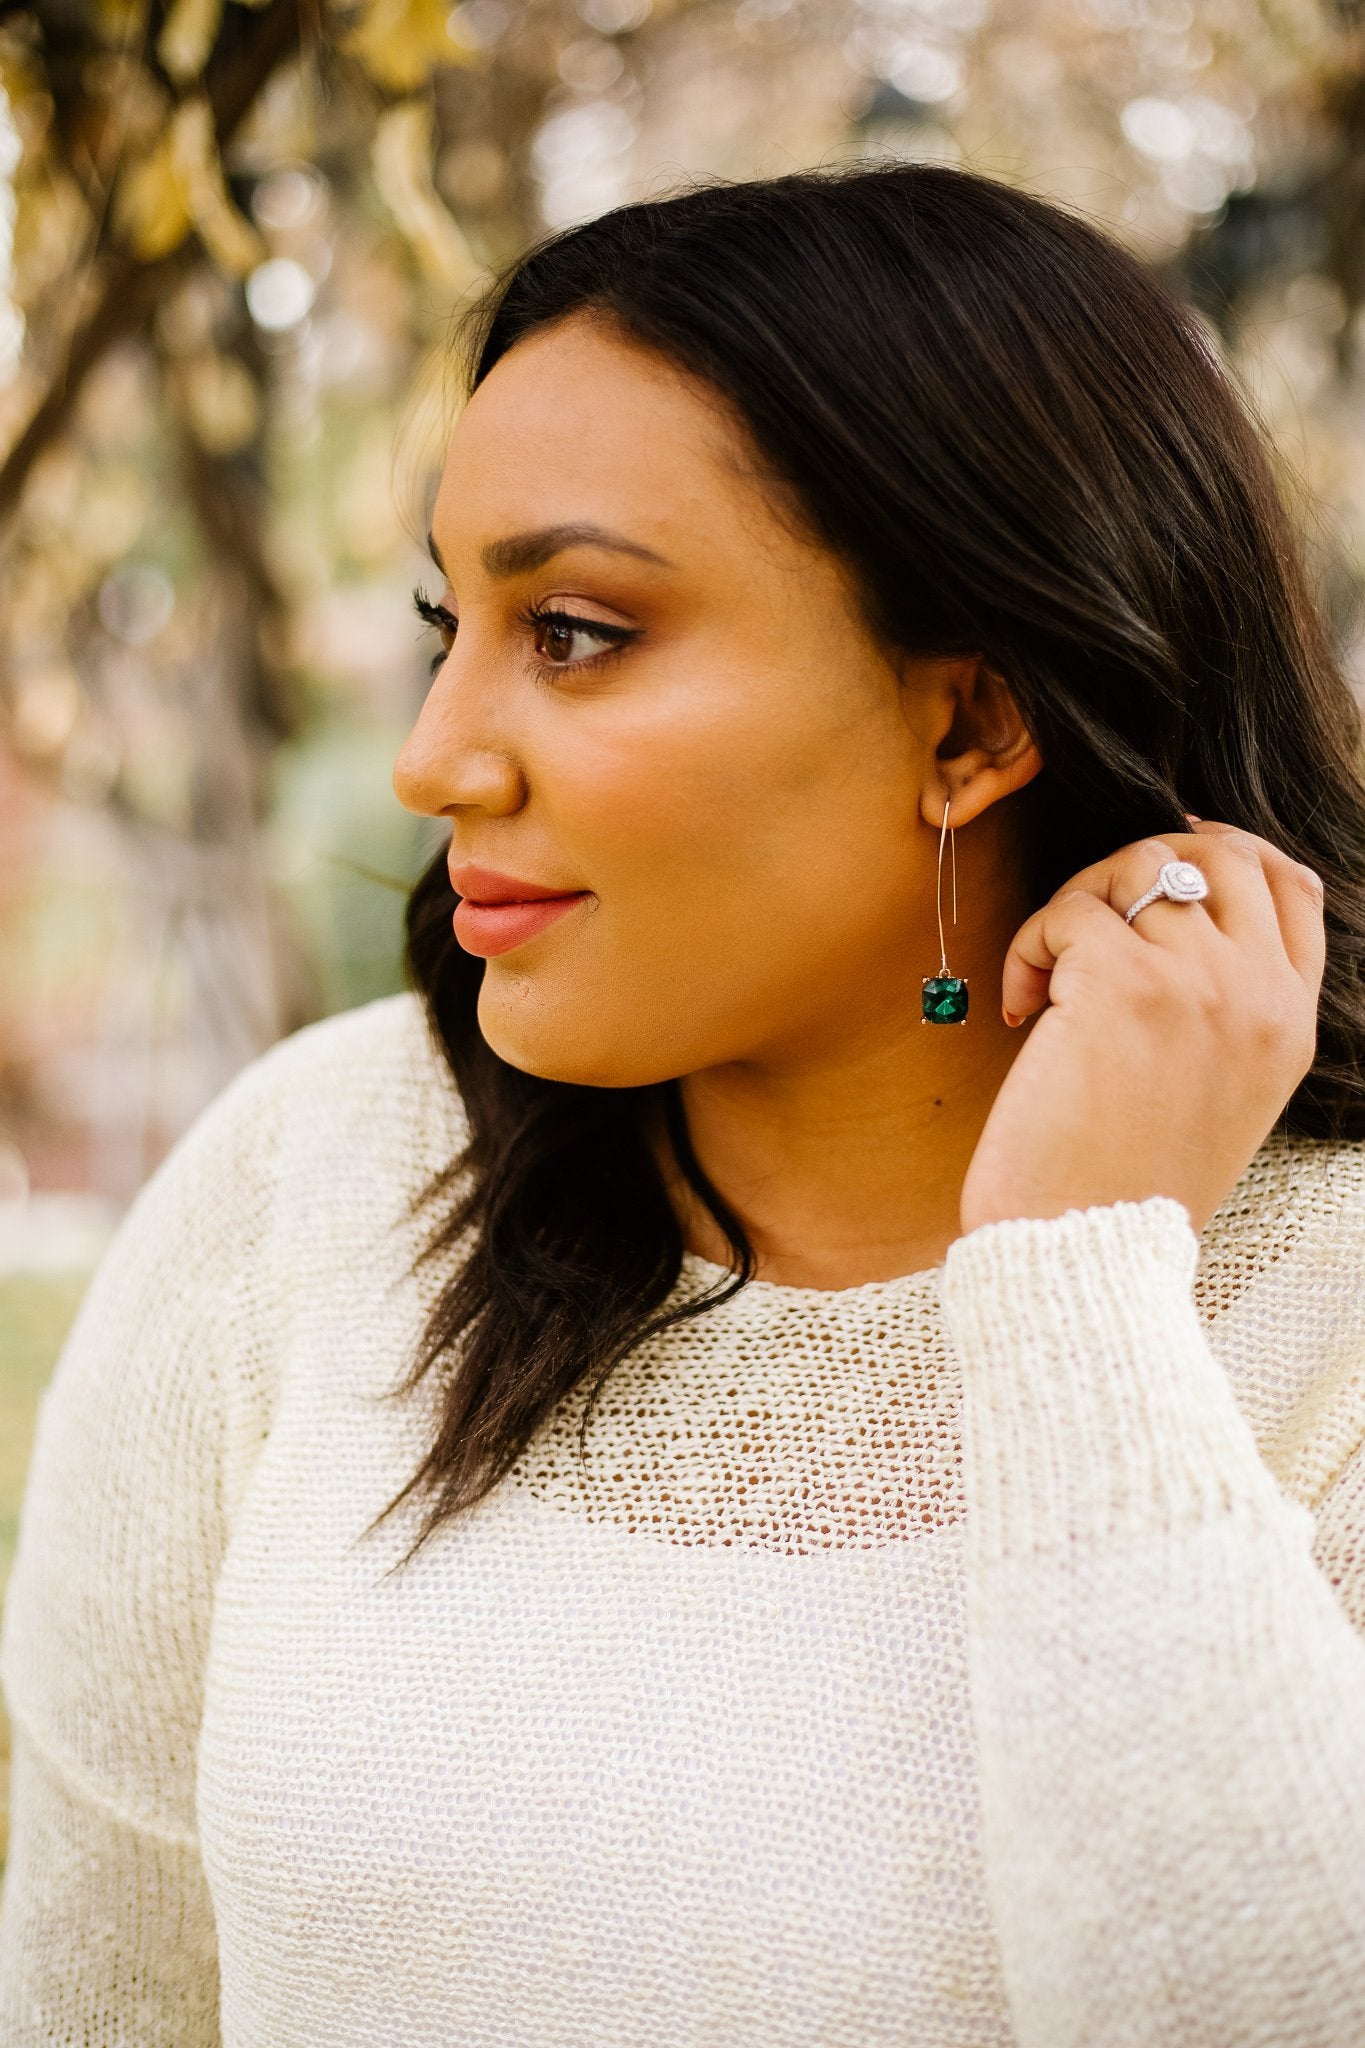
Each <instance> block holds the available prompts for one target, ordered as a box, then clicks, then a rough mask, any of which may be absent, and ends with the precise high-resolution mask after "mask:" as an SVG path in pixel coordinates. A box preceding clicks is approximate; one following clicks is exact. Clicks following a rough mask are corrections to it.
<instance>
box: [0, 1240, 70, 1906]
mask: <svg viewBox="0 0 1365 2048" xmlns="http://www.w3.org/2000/svg"><path fill="white" fill-rule="evenodd" d="M89 1277H90V1276H89V1275H88V1274H87V1273H56V1274H47V1273H44V1274H36V1273H29V1274H21V1275H15V1276H12V1277H11V1278H8V1279H0V1603H3V1600H4V1595H5V1582H6V1580H7V1579H8V1577H9V1568H10V1565H11V1563H12V1561H13V1558H14V1539H15V1536H16V1534H17V1532H18V1526H19V1504H20V1501H21V1499H22V1497H23V1490H24V1473H25V1471H26V1470H27V1467H28V1457H29V1451H30V1449H31V1447H32V1444H33V1424H34V1420H35V1417H36V1415H37V1410H38V1396H39V1394H40V1393H41V1392H42V1390H43V1388H44V1387H45V1386H46V1384H47V1381H48V1378H49V1376H50V1374H51V1372H52V1368H53V1366H54V1365H55V1363H56V1361H57V1353H58V1352H59V1351H60V1350H61V1347H62V1339H63V1338H64V1337H65V1335H66V1333H67V1330H68V1328H69V1327H70V1324H71V1318H72V1317H73V1316H74V1315H75V1313H76V1309H77V1306H78V1304H79V1302H80V1299H81V1296H82V1295H83V1294H84V1292H85V1289H86V1285H87V1283H88V1281H89ZM8 1834H9V1727H8V1724H7V1722H6V1720H5V1713H4V1708H3V1706H2V1705H0V1870H3V1869H4V1865H5V1846H6V1841H7V1839H8Z"/></svg>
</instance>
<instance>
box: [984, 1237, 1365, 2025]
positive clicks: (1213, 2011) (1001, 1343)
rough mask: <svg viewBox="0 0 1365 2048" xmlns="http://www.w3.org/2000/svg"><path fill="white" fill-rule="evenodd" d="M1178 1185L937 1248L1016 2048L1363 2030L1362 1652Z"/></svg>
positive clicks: (996, 1897) (988, 1808) (994, 1881)
mask: <svg viewBox="0 0 1365 2048" xmlns="http://www.w3.org/2000/svg"><path fill="white" fill-rule="evenodd" d="M1196 1253H1197V1245H1196V1242H1195V1239H1194V1237H1193V1234H1192V1232H1190V1230H1189V1226H1188V1222H1187V1220H1186V1218H1185V1216H1184V1213H1183V1211H1182V1210H1180V1209H1179V1207H1178V1205H1176V1204H1174V1203H1169V1202H1155V1203H1142V1204H1116V1205H1115V1206H1114V1207H1113V1208H1111V1209H1097V1210H1091V1211H1088V1212H1085V1213H1084V1214H1078V1213H1073V1214H1071V1215H1069V1216H1065V1217H1060V1218H1057V1219H1055V1220H1053V1221H1050V1222H1047V1223H1029V1222H1018V1223H1005V1224H995V1225H990V1226H986V1227H985V1228H983V1229H982V1230H980V1231H977V1232H973V1233H971V1234H970V1235H969V1236H968V1237H966V1238H963V1239H961V1240H959V1242H958V1244H957V1245H955V1246H954V1247H953V1248H952V1251H951V1252H950V1255H949V1261H948V1267H947V1270H946V1272H945V1310H946V1312H947V1315H948V1319H949V1324H950V1328H951V1329H952V1332H953V1335H954V1339H955V1342H956V1344H957V1347H958V1350H959V1352H960V1354H961V1357H962V1366H963V1455H964V1481H965V1485H966V1491H967V1500H968V1538H967V1541H968V1588H967V1621H968V1637H969V1662H970V1673H971V1687H972V1705H973V1714H974V1719H975V1726H976V1732H977V1738H978V1743H979V1750H980V1768H981V1787H982V1800H983V1825H984V1830H985V1848H986V1858H987V1866H988V1870H989V1871H990V1873H991V1876H990V1882H991V1888H992V1904H993V1909H994V1912H995V1916H996V1922H997V1929H998V1934H999V1939H1000V1944H1001V1950H1002V1957H1003V1961H1004V1965H1005V1970H1006V1977H1007V1981H1008V1984H1009V1987H1010V1996H1011V2002H1012V2008H1013V2014H1014V2022H1015V2026H1016V2029H1017V2030H1018V2033H1019V2038H1020V2042H1021V2044H1022V2048H1044V2044H1046V2048H1070V2044H1075V2048H1081V2044H1082V2043H1083V2044H1085V2048H1117V2044H1123V2048H1146V2044H1149V2043H1150V2044H1155V2043H1169V2042H1176V2041H1178V2042H1180V2043H1182V2044H1188V2048H1194V2044H1201V2048H1202V2044H1218V2048H1224V2044H1228V2048H1231V2044H1234V2043H1238V2044H1240V2043H1251V2042H1267V2043H1268V2042H1271V2041H1274V2042H1275V2043H1276V2044H1277V2048H1309V2044H1312V2048H1328V2044H1337V2043H1340V2044H1342V2048H1345V2044H1347V2043H1356V2042H1359V2041H1360V2040H1362V2039H1365V1644H1362V1642H1361V1641H1360V1639H1359V1638H1358V1637H1357V1635H1356V1634H1355V1632H1354V1630H1353V1629H1352V1627H1351V1625H1350V1623H1349V1621H1348V1620H1347V1618H1346V1616H1345V1614H1344V1613H1343V1611H1342V1610H1341V1608H1340V1606H1339V1604H1338V1603H1337V1601H1336V1599H1335V1596H1334V1595H1333V1593H1332V1590H1331V1587H1330V1586H1329V1585H1328V1583H1327V1580H1326V1578H1325V1577H1324V1576H1323V1574H1322V1573H1321V1572H1320V1571H1319V1569H1318V1567H1317V1566H1316V1565H1315V1563H1314V1562H1313V1559H1312V1556H1311V1546H1312V1541H1313V1524H1312V1518H1311V1516H1309V1514H1308V1513H1307V1511H1306V1510H1305V1509H1302V1508H1299V1507H1296V1506H1294V1505H1293V1504H1291V1503H1290V1502H1289V1501H1287V1500H1286V1499H1285V1498H1284V1496H1283V1495H1282V1494H1281V1493H1280V1492H1279V1489H1278V1488H1277V1487H1276V1485H1275V1482H1274V1481H1273V1479H1272V1478H1271V1476H1270V1474H1269V1472H1268V1471H1267V1470H1266V1468H1265V1466H1264V1465H1263V1463H1262V1462H1261V1460H1260V1457H1259V1455H1258V1453H1257V1451H1256V1447H1255V1443H1254V1440H1253V1439H1252V1436H1251V1433H1250V1430H1249V1429H1248V1427H1247V1425H1246V1423H1245V1421H1244V1420H1243V1418H1242V1417H1241V1415H1240V1413H1239V1412H1238V1410H1237V1408H1236V1404H1235V1401H1234V1399H1233V1396H1232V1394H1231V1391H1230V1389H1229V1388H1228V1386H1227V1383H1226V1379H1225V1377H1224V1375H1223V1373H1222V1370H1221V1368H1220V1366H1219V1365H1218V1362H1217V1360H1216V1359H1215V1358H1214V1356H1213V1354H1212V1352H1211V1351H1210V1349H1209V1346H1208V1344H1207V1341H1206V1339H1205V1337H1204V1334H1203V1331H1202V1328H1201V1326H1200V1324H1199V1321H1198V1317H1197V1314H1196V1312H1195V1309H1194V1305H1193V1300H1192V1297H1191V1293H1190V1281H1191V1279H1192V1275H1193V1266H1194V1259H1195V1256H1196Z"/></svg>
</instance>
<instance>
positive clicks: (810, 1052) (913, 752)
mask: <svg viewBox="0 0 1365 2048" xmlns="http://www.w3.org/2000/svg"><path fill="white" fill-rule="evenodd" d="M585 527H593V528H597V529H599V530H600V534H601V537H600V538H599V539H597V540H595V541H590V540H589V539H587V538H586V537H581V538H578V539H570V540H567V542H566V540H565V538H564V537H563V536H561V537H560V543H559V545H556V544H555V540H554V538H553V536H552V537H551V538H550V539H547V540H545V541H543V542H541V543H540V544H539V545H537V544H536V543H534V542H532V541H527V540H525V539H523V540H522V541H521V542H520V544H518V545H514V543H517V542H518V537H525V536H529V535H536V534H541V533H545V532H547V531H548V530H551V529H563V528H585ZM432 543H433V553H434V555H435V556H436V558H437V561H438V564H439V567H440V570H441V573H442V574H443V575H444V577H445V588H444V590H443V591H442V592H441V593H440V594H439V598H436V597H435V596H434V595H433V603H435V604H437V605H438V606H439V608H440V610H441V611H442V612H443V613H444V614H446V615H447V617H446V620H445V622H444V623H443V626H442V642H443V645H444V647H445V649H446V652H445V655H444V659H443V660H442V661H441V663H440V666H439V668H438V670H437V672H436V674H435V676H434V679H433V682H432V685H431V688H430V691H429V692H428V695H427V697H426V699H425V702H424V704H423V706H422V709H421V712H420V715H419V717H418V719H417V721H416V724H415V725H414V727H413V730H412V732H411V734H410V735H409V737H408V739H407V740H406V742H405V744H404V746H403V748H402V750H401V752H400V754H399V756H398V758H397V761H396V763H395V766H394V772H393V780H394V788H395V790H396V792H397V795H398V797H399V799H400V800H401V802H402V803H403V804H404V805H405V806H406V807H407V808H408V809H410V810H413V811H417V812H421V813H424V814H426V815H429V816H440V817H446V818H448V819H449V820H450V824H451V844H450V853H449V860H450V866H451V869H452V872H453V874H454V875H455V876H456V878H457V879H456V887H457V889H458V888H459V887H460V883H459V879H458V877H459V875H460V873H461V871H462V870H464V869H466V868H469V867H477V868H479V869H483V870H493V871H495V872H497V873H499V874H502V875H504V876H508V877H511V878H513V879H515V880H516V881H519V882H524V883H531V884H535V885H538V886H539V887H540V888H543V889H550V890H555V891H562V892H565V893H575V892H581V893H578V900H577V901H576V902H575V903H573V904H572V905H571V906H570V907H569V908H568V909H567V910H564V911H562V914H560V915H558V916H556V917H554V918H553V919H551V920H549V921H543V922H542V923H541V924H540V928H539V929H537V930H534V931H533V932H532V934H531V935H530V936H529V937H526V938H524V939H522V940H521V942H520V943H516V944H513V945H511V946H510V947H509V948H508V949H507V950H503V951H495V952H492V953H491V956H490V957H488V958H487V964H486V966H485V969H484V977H483V983H482V990H481V994H480V999H479V1024H480V1028H481V1030H482V1032H483V1034H484V1036H485V1038H486V1039H487V1040H488V1042H489V1043H490V1045H491V1046H492V1047H493V1048H494V1050H495V1051H496V1052H498V1053H499V1054H500V1055H501V1056H502V1058H503V1059H505V1060H507V1061H508V1062H509V1063H510V1064H511V1065H513V1066H516V1067H519V1068H522V1069H524V1070H525V1071H527V1072H530V1073H534V1074H538V1075H542V1076H544V1077H546V1078H549V1079H555V1080H562V1081H571V1082H577V1083H580V1084H587V1085H591V1086H597V1087H621V1086H640V1085H643V1084H646V1083H650V1082H656V1081H660V1080H663V1079H666V1078H670V1077H673V1076H681V1075H687V1074H693V1073H698V1072H700V1071H701V1070H703V1069H707V1068H713V1067H720V1066H725V1065H728V1064H730V1063H734V1062H740V1063H749V1062H757V1063H760V1064H763V1063H774V1064H776V1065H779V1066H780V1065H784V1064H786V1063H788V1062H796V1063H798V1064H800V1063H804V1062H807V1061H809V1060H811V1059H813V1058H814V1059H819V1058H822V1057H829V1056H834V1057H838V1056H839V1055H840V1052H841V1049H847V1048H848V1047H849V1046H850V1043H851V1041H854V1040H857V1039H859V1038H863V1037H867V1036H868V1035H877V1036H880V1037H882V1038H885V1037H886V1036H887V1035H888V1034H890V1035H891V1036H892V1037H893V1038H899V1037H908V1035H909V1034H910V1033H912V1032H915V1031H917V1029H918V1025H919V1016H920V981H921V977H922V976H923V975H925V974H932V973H934V972H935V971H936V970H937V966H938V960H939V945H938V927H937V922H936V905H935V881H936V869H937V866H938V855H939V830H938V828H939V824H940V821H941V818H942V815H943V805H944V800H945V797H951V812H950V820H949V822H950V823H951V825H952V826H953V827H954V830H955V832H956V836H957V852H958V856H959V862H960V864H965V865H966V866H968V867H971V866H972V861H971V859H970V857H968V858H967V859H966V861H965V862H964V854H965V853H966V847H965V844H964V840H969V839H970V838H971V835H970V834H967V835H964V834H963V833H962V832H961V831H960V830H958V828H959V827H961V826H964V825H968V824H970V823H971V822H972V820H973V819H974V818H978V817H982V816H983V815H988V814H990V813H991V810H992V807H995V809H996V811H999V810H1000V809H1001V806H1000V805H999V799H1000V798H1001V797H1002V796H1005V795H1007V794H1008V793H1009V791H1010V790H1012V789H1014V788H1017V787H1019V786H1020V785H1021V784H1022V783H1023V782H1025V781H1027V780H1028V779H1029V778H1030V776H1031V775H1032V774H1033V773H1035V772H1036V770H1037V768H1038V766H1040V765H1041V764H1040V762H1039V760H1038V757H1037V754H1036V750H1034V748H1033V747H1032V743H1031V742H1030V741H1029V740H1028V738H1027V735H1026V734H1023V733H1022V731H1021V728H1020V727H1019V725H1018V721H1017V718H1014V717H1012V715H1011V707H1010V706H1009V704H1008V702H1007V700H1006V699H1005V698H1003V697H1002V696H1001V694H1000V689H1002V688H1003V686H1000V689H997V687H996V679H993V678H991V677H990V675H989V672H988V671H987V670H986V669H985V668H984V667H983V666H982V665H981V664H980V663H978V662H977V661H976V660H975V659H965V658H953V659H907V658H906V657H904V656H900V657H898V656H896V655H895V654H894V653H893V652H892V651H889V650H888V649H886V648H885V647H884V646H883V645H881V644H880V642H879V641H878V640H877V639H876V638H875V637H874V636H873V634H872V633H871V631H870V630H869V628H868V626H867V624H866V623H865V621H864V618H863V616H862V613H861V611H860V608H859V605H858V602H857V597H856V594H855V590H854V587H853V583H852V580H851V578H850V576H849V573H848V571H847V570H846V568H845V567H844V566H843V565H842V564H841V562H840V561H839V560H838V558H837V557H835V556H834V555H833V554H832V553H831V552H830V551H829V550H828V549H827V548H825V547H823V546H821V545H820V544H819V543H817V542H816V541H815V540H814V539H811V538H806V537H803V534H802V531H801V529H800V526H799V523H798V522H797V521H796V520H795V519H794V517H793V516H792V514H791V512H790V511H789V510H787V509H785V508H784V506H783V505H782V504H781V503H780V502H779V499H778V497H777V495H776V493H775V489H774V487H773V486H772V485H771V484H770V483H766V482H764V481H763V479H762V477H761V475H760V472H759V468H758V464H757V461H756V457H755V454H754V451H753V448H752V445H751V443H750V442H749V441H748V438H747V435H746V433H745V430H744V428H743V426H742V424H741V423H740V422H739V421H738V420H737V419H736V418H735V417H734V416H733V414H732V412H731V411H730V409H729V408H728V406H727V404H726V402H725V401H724V400H723V399H722V398H721V397H719V396H718V395H717V394H716V393H715V392H714V391H712V390H711V389H710V387H707V386H701V385H699V384H698V383H697V382H696V381H695V380H693V379H690V378H688V377H687V376H686V375H684V374H683V373H682V372H680V371H679V370H678V369H677V368H676V367H675V366H674V365H673V364H672V363H670V362H669V361H668V360H666V359H665V358H664V357H662V356H660V355H659V354H657V353H655V352H654V351H652V350H650V349H648V348H645V347H644V346H641V345H639V344H637V343H635V342H634V341H633V340H631V339H629V338H628V337H626V336H624V335H623V334H622V333H621V332H620V331H619V330H618V329H616V328H615V327H614V326H613V325H611V324H609V323H608V322H606V321H604V320H601V319H596V318H590V317H587V316H584V315H575V316H573V317H571V318H569V319H566V320H563V321H560V322H558V323H557V324H555V325H553V326H550V327H547V328H542V329H540V330H537V331H536V332H534V333H532V334H531V335H529V336H528V337H526V338H524V339H523V340H522V341H520V342H518V343H517V344H516V345H515V346H514V347H513V348H512V349H510V350H509V351H508V353H507V354H506V355H504V356H503V357H502V358H501V359H500V360H499V362H498V363H497V365H496V366H495V367H494V369H493V370H492V371H491V372H490V373H489V375H488V376H487V377H486V378H485V379H484V381H483V382H482V383H481V384H480V385H479V386H478V387H477V389H476V390H475V392H474V393H473V395H472V397H471V398H470V399H469V401H468V402H467V404H466V405H465V406H464V408H463V410H462V412H461V413H460V416H459V418H458V420H457V422H456V424H455V427H454V431H453V433H452V435H451V439H450V444H449V449H448V453H447V457H446V461H445V467H444V471H443V474H442V478H441V483H440V488H439V493H438V496H437V499H436V504H435V509H434V514H433V520H432ZM1003 808H1004V809H1005V810H1008V806H1004V807H1003ZM983 843H984V841H983ZM975 875H976V883H975V886H976V887H977V896H976V902H975V910H974V920H973V930H974V931H975V932H976V934H977V943H978V944H979V943H981V935H982V934H983V933H986V932H988V930H989V927H990V920H989V918H988V917H987V916H986V915H985V910H986V906H985V905H984V904H983V902H982V898H981V894H980V890H981V888H983V887H984V886H985V855H984V853H982V854H981V855H980V856H979V857H978V858H977V860H976V863H975ZM962 879H963V878H962V877H960V880H962ZM471 893H472V894H477V893H478V890H477V887H476V886H475V885H473V884H471ZM946 914H947V913H946V912H945V915H946ZM456 929H457V933H458V930H459V922H458V913H457V926H456ZM1008 936H1009V933H1008V932H1006V933H1005V935H1004V938H1005V941H1006V942H1007V940H1008ZM955 943H956V944H957V948H958V951H959V953H961V952H962V950H963V947H964V946H965V945H967V944H968V943H969V941H968V940H967V939H966V938H965V936H964V937H963V938H962V939H958V940H956V941H955ZM471 950H476V951H481V950H483V948H482V947H481V946H480V945H478V943H477V942H473V943H472V945H471ZM950 964H952V965H953V967H954V971H960V969H959V968H958V967H957V965H956V962H955V961H953V957H952V953H951V951H950ZM921 1042H922V1041H921Z"/></svg>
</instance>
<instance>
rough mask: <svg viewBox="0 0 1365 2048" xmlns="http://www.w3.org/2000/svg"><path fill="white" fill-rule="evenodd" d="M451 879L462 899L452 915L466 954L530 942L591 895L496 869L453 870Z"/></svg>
mask: <svg viewBox="0 0 1365 2048" xmlns="http://www.w3.org/2000/svg"><path fill="white" fill-rule="evenodd" d="M450 879H451V883H452V885H453V887H454V888H455V890H456V892H457V893H458V895H459V896H460V899H461V900H460V902H459V903H458V904H457V905H456V907H455V916H454V919H453V924H454V928H455V937H456V939H457V940H458V941H459V943H460V945H461V946H463V948H464V950H465V951H466V952H467V953H475V954H478V955H480V956H481V957H482V958H485V959H490V958H492V956H493V955H494V954H497V953H510V952H511V950H512V948H513V947H514V946H522V945H525V943H526V941H527V940H528V939H533V938H535V937H536V936H537V934H538V933H540V932H543V931H545V930H546V929H547V928H548V927H549V926H550V925H552V924H557V923H558V921H559V919H560V918H561V917H564V916H566V915H567V914H568V912H569V911H571V910H574V909H576V908H577V907H578V905H579V904H580V903H586V902H587V900H588V898H589V896H590V895H591V893H592V892H591V890H588V889H556V888H553V887H549V886H546V885H545V884H544V883H541V882H523V881H521V880H519V879H518V878H517V877H516V876H515V875H500V874H497V873H496V872H495V871H494V870H493V869H491V868H479V867H461V868H451V870H450Z"/></svg>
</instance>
